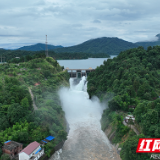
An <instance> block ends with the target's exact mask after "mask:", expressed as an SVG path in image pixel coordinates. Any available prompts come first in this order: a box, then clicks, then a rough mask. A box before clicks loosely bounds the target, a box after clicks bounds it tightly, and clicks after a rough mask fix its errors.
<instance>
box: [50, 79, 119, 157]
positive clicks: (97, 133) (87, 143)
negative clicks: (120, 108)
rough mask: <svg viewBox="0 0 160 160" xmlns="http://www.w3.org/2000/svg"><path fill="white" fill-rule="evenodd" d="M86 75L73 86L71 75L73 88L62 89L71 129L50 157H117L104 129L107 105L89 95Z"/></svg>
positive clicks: (60, 92)
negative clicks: (90, 97) (59, 148)
mask: <svg viewBox="0 0 160 160" xmlns="http://www.w3.org/2000/svg"><path fill="white" fill-rule="evenodd" d="M85 82H86V78H85V77H82V80H81V81H80V82H79V84H78V85H76V86H74V85H73V84H74V83H73V79H70V89H69V88H62V89H61V90H60V91H59V95H60V99H61V103H62V107H63V110H64V111H65V116H66V119H67V121H68V123H69V127H70V131H69V134H68V137H67V140H66V142H65V144H64V147H63V149H62V152H61V151H58V152H56V153H55V154H54V155H53V156H52V157H51V158H50V160H89V159H90V160H91V159H93V160H108V159H117V158H116V157H115V156H116V154H115V152H114V151H113V147H112V145H111V144H110V142H109V140H108V138H107V137H106V135H105V134H104V132H103V131H102V130H101V124H100V119H101V115H102V112H103V109H104V106H103V105H101V103H100V102H99V100H98V98H96V97H95V98H93V99H92V100H90V99H89V96H88V93H87V92H86V90H87V83H85Z"/></svg>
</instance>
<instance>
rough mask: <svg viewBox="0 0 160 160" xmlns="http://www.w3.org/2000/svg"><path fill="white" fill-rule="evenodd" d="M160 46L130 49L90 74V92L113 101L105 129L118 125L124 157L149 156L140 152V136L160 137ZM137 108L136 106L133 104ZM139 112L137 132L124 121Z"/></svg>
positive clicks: (105, 115)
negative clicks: (138, 149) (138, 146)
mask: <svg viewBox="0 0 160 160" xmlns="http://www.w3.org/2000/svg"><path fill="white" fill-rule="evenodd" d="M159 62H160V46H154V47H148V48H147V50H145V49H144V48H143V47H138V48H134V49H129V50H126V51H124V52H121V53H120V54H119V55H118V56H117V57H115V58H113V59H108V60H107V61H104V64H103V65H101V66H100V67H97V69H96V70H95V72H91V73H90V75H89V77H88V93H89V95H90V97H91V96H93V95H97V96H98V97H99V98H100V99H101V100H102V101H108V100H110V101H109V103H108V109H106V110H105V111H104V113H103V116H102V129H103V130H105V128H107V127H108V125H109V124H111V123H112V124H114V126H116V135H115V137H114V139H113V142H115V143H120V146H121V147H122V150H121V158H122V160H131V159H136V160H147V159H150V156H149V154H146V153H144V154H136V148H137V144H138V140H139V138H140V137H141V138H143V137H146V138H149V137H151V138H158V137H160V98H159V95H160V63H159ZM132 106H134V107H135V109H133V107H132ZM128 113H129V114H133V115H134V116H135V120H136V123H135V126H136V127H137V129H138V130H139V132H140V135H136V134H135V133H134V132H133V131H132V130H130V128H129V127H127V126H124V125H123V123H122V122H123V118H124V115H127V114H128Z"/></svg>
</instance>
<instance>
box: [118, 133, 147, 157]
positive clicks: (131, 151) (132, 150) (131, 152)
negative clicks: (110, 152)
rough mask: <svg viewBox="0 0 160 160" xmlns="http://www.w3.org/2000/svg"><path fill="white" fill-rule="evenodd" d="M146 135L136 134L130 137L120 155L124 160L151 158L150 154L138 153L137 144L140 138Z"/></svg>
mask: <svg viewBox="0 0 160 160" xmlns="http://www.w3.org/2000/svg"><path fill="white" fill-rule="evenodd" d="M144 137H145V136H144V135H142V134H141V135H138V136H137V135H136V136H131V137H129V138H128V139H127V140H126V141H125V142H124V145H123V147H122V150H121V153H120V156H121V158H122V160H132V159H134V160H149V159H150V154H147V153H145V154H144V153H136V149H137V144H138V140H139V138H144Z"/></svg>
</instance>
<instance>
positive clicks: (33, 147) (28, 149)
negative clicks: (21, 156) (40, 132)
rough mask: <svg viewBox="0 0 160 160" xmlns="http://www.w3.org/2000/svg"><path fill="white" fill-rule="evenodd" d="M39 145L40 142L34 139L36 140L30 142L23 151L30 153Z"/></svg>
mask: <svg viewBox="0 0 160 160" xmlns="http://www.w3.org/2000/svg"><path fill="white" fill-rule="evenodd" d="M39 146H40V144H39V143H38V142H36V141H34V142H32V143H30V144H29V145H28V146H27V147H26V148H24V149H23V150H22V151H21V152H24V153H26V154H27V155H30V154H31V153H32V152H33V151H34V150H35V149H36V148H38V147H39ZM21 152H20V153H21Z"/></svg>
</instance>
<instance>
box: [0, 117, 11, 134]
mask: <svg viewBox="0 0 160 160" xmlns="http://www.w3.org/2000/svg"><path fill="white" fill-rule="evenodd" d="M9 126H10V125H9V122H8V120H7V117H6V116H4V115H0V131H1V130H5V129H6V128H8V127H9Z"/></svg>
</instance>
